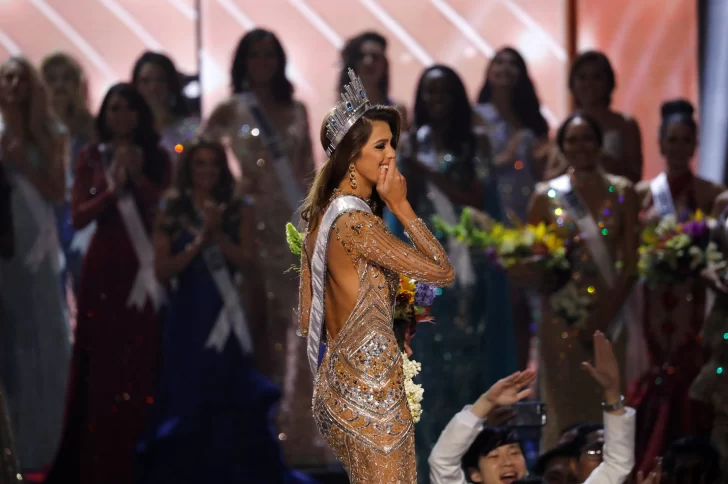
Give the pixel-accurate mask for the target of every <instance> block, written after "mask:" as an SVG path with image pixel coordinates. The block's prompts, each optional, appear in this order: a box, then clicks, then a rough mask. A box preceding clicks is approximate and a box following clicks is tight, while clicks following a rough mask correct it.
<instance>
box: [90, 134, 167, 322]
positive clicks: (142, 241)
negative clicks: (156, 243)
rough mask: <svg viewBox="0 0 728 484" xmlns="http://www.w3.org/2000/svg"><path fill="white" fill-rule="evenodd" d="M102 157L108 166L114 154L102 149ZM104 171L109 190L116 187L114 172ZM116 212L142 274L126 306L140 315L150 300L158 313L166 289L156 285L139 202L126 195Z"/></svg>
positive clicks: (132, 289) (139, 272)
mask: <svg viewBox="0 0 728 484" xmlns="http://www.w3.org/2000/svg"><path fill="white" fill-rule="evenodd" d="M99 150H100V151H101V154H102V156H103V157H104V160H105V161H106V162H109V161H110V159H111V150H110V148H109V147H107V146H105V145H101V146H100V147H99ZM104 168H105V173H106V181H107V183H108V184H109V186H113V185H114V182H113V180H112V178H111V172H110V170H109V169H108V167H106V166H105V167H104ZM116 208H117V209H118V210H119V214H120V215H121V219H122V221H123V222H124V227H125V228H126V233H127V234H128V235H129V239H130V240H131V245H132V247H134V253H135V254H136V256H137V260H138V262H139V270H138V271H137V275H136V278H135V279H134V284H133V285H132V288H131V292H130V293H129V298H128V299H127V300H126V305H127V306H136V308H137V309H138V310H139V311H142V310H143V309H144V305H145V304H146V301H147V297H148V298H149V299H150V301H151V302H152V305H153V306H154V309H155V310H156V311H159V308H161V307H162V304H164V300H165V294H164V289H163V288H162V285H161V284H159V282H158V281H157V277H156V274H155V273H154V248H153V247H152V242H151V241H150V240H149V235H148V234H147V231H146V229H145V228H144V223H143V222H142V218H141V215H139V211H138V210H137V206H136V202H135V201H134V197H132V196H131V194H128V193H125V194H123V195H119V196H118V200H117V202H116Z"/></svg>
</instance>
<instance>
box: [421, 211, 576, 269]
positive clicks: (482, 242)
mask: <svg viewBox="0 0 728 484" xmlns="http://www.w3.org/2000/svg"><path fill="white" fill-rule="evenodd" d="M476 217H477V218H479V219H480V220H479V223H476V221H475V219H476ZM476 225H480V226H482V228H479V227H477V226H476ZM435 226H436V227H437V230H438V231H439V232H441V233H443V234H444V235H446V236H448V237H454V238H455V239H457V240H459V241H460V242H462V243H464V244H466V245H468V246H469V247H474V248H477V249H483V250H484V251H485V255H486V257H487V258H488V259H489V260H490V261H491V262H492V263H493V264H494V265H495V266H496V267H499V268H503V269H508V268H510V267H512V266H514V265H516V264H517V263H519V262H522V261H525V260H531V261H533V262H535V263H536V266H537V267H538V268H540V269H542V270H552V269H554V270H558V271H568V270H569V268H570V265H569V260H568V258H567V248H568V247H567V245H566V243H565V241H564V239H563V238H561V237H559V235H558V234H557V233H556V228H555V226H553V225H547V224H545V223H540V224H538V225H520V226H518V227H507V226H505V225H503V224H502V223H499V222H495V221H494V220H492V219H490V218H489V217H488V216H487V215H485V214H482V213H479V212H477V211H475V210H473V209H465V210H463V212H462V214H461V216H460V222H459V223H458V224H457V225H454V226H448V225H447V224H445V223H444V222H443V221H442V220H441V219H438V218H436V219H435Z"/></svg>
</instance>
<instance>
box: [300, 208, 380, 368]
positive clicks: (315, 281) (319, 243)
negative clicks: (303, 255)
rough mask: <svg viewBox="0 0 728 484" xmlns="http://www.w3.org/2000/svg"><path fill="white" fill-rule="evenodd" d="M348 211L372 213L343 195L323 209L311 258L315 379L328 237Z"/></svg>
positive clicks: (311, 341)
mask: <svg viewBox="0 0 728 484" xmlns="http://www.w3.org/2000/svg"><path fill="white" fill-rule="evenodd" d="M350 210H361V211H363V212H369V213H371V211H372V209H371V208H369V205H367V204H366V202H365V201H364V200H362V199H361V198H357V197H354V196H351V195H345V196H342V197H339V198H336V199H335V200H334V201H332V202H331V204H330V205H329V208H328V209H326V213H324V216H323V218H322V219H321V224H320V226H319V231H318V234H316V244H315V246H314V249H313V256H312V257H311V289H312V295H311V311H310V312H309V330H308V347H307V351H306V352H307V354H308V364H309V366H310V367H311V372H312V373H313V374H314V375H316V372H317V370H318V360H319V351H320V348H321V333H322V332H323V328H324V312H325V304H326V264H327V257H328V249H329V235H330V234H331V229H332V228H333V226H334V223H335V222H336V220H337V219H338V218H339V216H340V215H342V214H344V213H345V212H348V211H350Z"/></svg>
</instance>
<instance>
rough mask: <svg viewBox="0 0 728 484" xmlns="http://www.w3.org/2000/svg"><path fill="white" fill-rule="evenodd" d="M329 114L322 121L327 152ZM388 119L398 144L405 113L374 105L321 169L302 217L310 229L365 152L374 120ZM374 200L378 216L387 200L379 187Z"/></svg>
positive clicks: (307, 197)
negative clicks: (362, 151)
mask: <svg viewBox="0 0 728 484" xmlns="http://www.w3.org/2000/svg"><path fill="white" fill-rule="evenodd" d="M327 120H328V116H327V117H326V118H324V121H323V123H321V146H322V147H323V149H324V151H326V150H327V149H328V147H329V145H330V144H331V143H330V141H329V139H328V137H327V136H326V121H327ZM374 121H384V122H385V123H387V124H389V128H390V129H391V130H392V146H393V147H394V148H396V147H397V143H398V142H399V134H400V129H401V127H402V116H401V114H400V113H399V111H398V110H397V108H393V107H390V106H374V107H373V108H371V109H370V110H369V111H367V112H365V113H364V114H363V115H362V117H361V118H359V119H358V120H357V122H356V123H354V125H353V126H352V127H351V128H349V131H348V132H347V133H346V135H345V136H344V138H342V140H341V141H340V142H339V145H338V146H337V147H336V150H334V153H333V154H332V155H331V157H330V158H329V159H328V160H326V162H325V163H324V164H323V165H322V166H321V168H319V170H318V172H317V173H316V177H315V178H314V180H313V183H312V184H311V188H310V190H309V192H308V195H306V199H305V200H304V201H303V206H302V207H301V218H303V220H304V221H305V222H306V223H308V224H309V230H312V229H313V228H315V227H316V225H317V224H318V221H319V216H320V215H321V213H322V212H323V209H324V207H325V205H326V203H327V202H328V200H329V198H331V195H332V194H333V193H334V189H335V188H336V187H338V186H339V183H341V180H342V179H343V178H344V177H345V176H346V174H347V172H348V170H349V165H350V164H351V163H352V162H353V161H354V160H356V159H357V158H358V157H359V156H360V155H361V150H362V148H363V147H364V144H366V142H367V140H368V139H369V136H371V134H372V123H373V122H374ZM371 202H372V204H373V211H374V213H375V214H376V215H378V216H380V217H381V216H382V213H383V210H384V203H383V202H382V199H381V198H380V197H379V194H378V193H377V191H376V190H373V191H372V196H371Z"/></svg>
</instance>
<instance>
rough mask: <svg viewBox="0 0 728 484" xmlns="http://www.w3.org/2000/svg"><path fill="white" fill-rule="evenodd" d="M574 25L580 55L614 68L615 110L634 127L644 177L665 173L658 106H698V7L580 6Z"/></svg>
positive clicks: (656, 0)
mask: <svg viewBox="0 0 728 484" xmlns="http://www.w3.org/2000/svg"><path fill="white" fill-rule="evenodd" d="M578 19H579V22H578V46H579V49H580V50H585V49H594V48H596V49H599V50H602V51H604V52H605V53H606V54H607V55H608V56H609V58H610V59H611V61H612V64H613V65H614V69H615V71H616V73H617V91H616V92H615V96H614V101H613V103H614V109H616V110H618V111H622V112H625V113H628V114H631V115H633V116H635V118H636V119H637V121H638V122H639V124H640V127H641V128H642V151H643V152H644V155H645V171H644V177H645V178H650V177H653V176H655V175H657V174H658V173H659V172H660V171H662V170H663V168H664V163H663V161H662V159H661V157H660V150H659V147H658V144H657V130H658V127H659V125H660V105H661V103H662V102H663V101H664V100H666V99H671V98H675V97H684V98H686V99H688V100H690V101H691V102H692V103H693V105H695V107H696V109H697V106H698V78H697V72H698V34H697V2H694V1H692V0H640V1H638V2H636V1H634V0H610V1H609V2H595V1H591V0H579V2H578ZM696 115H697V113H696ZM716 181H718V180H716Z"/></svg>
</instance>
